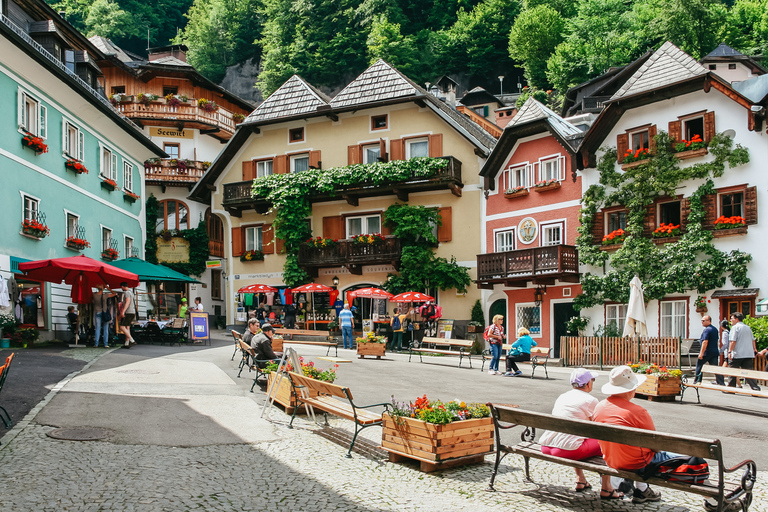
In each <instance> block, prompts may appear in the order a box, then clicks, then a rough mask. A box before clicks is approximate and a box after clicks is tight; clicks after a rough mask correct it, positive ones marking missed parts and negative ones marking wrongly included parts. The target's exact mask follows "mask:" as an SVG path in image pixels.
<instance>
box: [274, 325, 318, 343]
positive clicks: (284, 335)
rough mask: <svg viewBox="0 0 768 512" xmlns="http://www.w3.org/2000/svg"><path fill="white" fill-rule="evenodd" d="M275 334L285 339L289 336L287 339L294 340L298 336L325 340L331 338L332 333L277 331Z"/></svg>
mask: <svg viewBox="0 0 768 512" xmlns="http://www.w3.org/2000/svg"><path fill="white" fill-rule="evenodd" d="M275 332H276V333H277V334H279V335H281V336H283V337H286V336H287V339H289V340H290V339H293V336H294V335H298V336H322V337H324V338H326V339H327V338H330V336H331V333H330V331H313V330H311V329H283V328H279V329H275Z"/></svg>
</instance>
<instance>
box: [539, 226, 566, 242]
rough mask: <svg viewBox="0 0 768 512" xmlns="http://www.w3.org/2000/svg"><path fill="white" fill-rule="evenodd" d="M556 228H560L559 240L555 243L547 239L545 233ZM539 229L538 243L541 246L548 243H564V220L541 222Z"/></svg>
mask: <svg viewBox="0 0 768 512" xmlns="http://www.w3.org/2000/svg"><path fill="white" fill-rule="evenodd" d="M555 228H558V229H559V230H560V241H559V242H557V243H553V242H549V241H548V240H547V233H548V231H549V230H551V229H555ZM539 229H540V235H539V239H540V243H541V246H542V247H545V246H550V245H564V244H565V240H566V238H565V220H557V221H551V222H542V223H540V224H539Z"/></svg>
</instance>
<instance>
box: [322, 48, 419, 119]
mask: <svg viewBox="0 0 768 512" xmlns="http://www.w3.org/2000/svg"><path fill="white" fill-rule="evenodd" d="M414 85H415V84H413V83H412V82H411V81H410V80H408V79H407V78H405V77H404V76H403V75H401V74H400V73H399V72H398V71H397V70H395V69H394V68H393V67H392V66H390V65H389V64H387V63H386V62H384V61H383V60H382V59H379V60H377V61H376V62H375V63H374V64H373V65H372V66H371V67H369V68H368V69H366V70H365V71H363V72H362V73H361V74H360V76H358V77H357V78H355V79H354V80H353V81H352V82H350V83H349V85H347V86H346V87H345V88H344V89H342V90H341V92H340V93H339V94H337V95H336V96H335V97H334V98H333V99H332V100H331V106H332V107H335V108H338V107H349V106H352V105H363V104H366V103H377V102H379V101H384V100H391V99H395V98H403V97H407V96H415V95H416V94H417V93H418V91H417V90H416V88H415V87H414Z"/></svg>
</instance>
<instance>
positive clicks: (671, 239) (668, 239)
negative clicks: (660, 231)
mask: <svg viewBox="0 0 768 512" xmlns="http://www.w3.org/2000/svg"><path fill="white" fill-rule="evenodd" d="M652 240H653V243H654V244H656V245H660V244H673V243H675V242H677V241H678V240H680V236H660V237H656V238H653V239H652Z"/></svg>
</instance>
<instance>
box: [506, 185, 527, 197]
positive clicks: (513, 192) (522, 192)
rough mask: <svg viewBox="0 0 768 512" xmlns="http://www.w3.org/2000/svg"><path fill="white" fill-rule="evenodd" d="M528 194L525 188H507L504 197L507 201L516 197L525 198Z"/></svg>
mask: <svg viewBox="0 0 768 512" xmlns="http://www.w3.org/2000/svg"><path fill="white" fill-rule="evenodd" d="M528 194H529V192H528V189H527V188H525V187H516V188H508V189H507V190H505V191H504V197H506V198H507V199H514V198H516V197H525V196H527V195H528Z"/></svg>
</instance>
